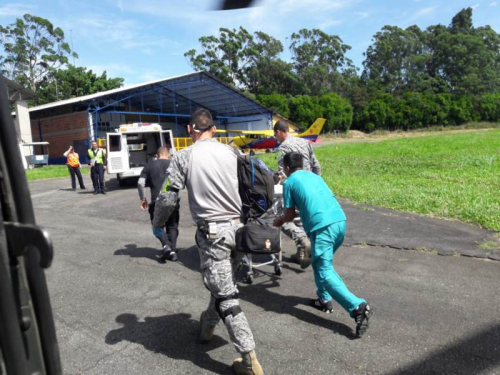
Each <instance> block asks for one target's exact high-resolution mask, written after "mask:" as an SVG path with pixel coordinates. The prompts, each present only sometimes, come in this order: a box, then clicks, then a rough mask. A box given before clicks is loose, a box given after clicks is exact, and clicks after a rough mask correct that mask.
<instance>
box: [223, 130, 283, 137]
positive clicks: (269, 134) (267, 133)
mask: <svg viewBox="0 0 500 375" xmlns="http://www.w3.org/2000/svg"><path fill="white" fill-rule="evenodd" d="M216 133H232V134H242V135H260V136H263V137H273V136H274V131H272V130H232V129H228V130H221V129H217V130H216Z"/></svg>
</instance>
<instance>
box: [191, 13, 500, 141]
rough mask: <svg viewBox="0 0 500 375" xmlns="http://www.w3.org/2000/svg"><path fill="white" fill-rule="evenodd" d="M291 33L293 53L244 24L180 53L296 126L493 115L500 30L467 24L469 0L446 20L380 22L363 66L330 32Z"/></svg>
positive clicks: (499, 114) (498, 104)
mask: <svg viewBox="0 0 500 375" xmlns="http://www.w3.org/2000/svg"><path fill="white" fill-rule="evenodd" d="M288 39H289V41H290V43H289V46H288V48H289V50H290V52H291V61H284V60H282V59H281V58H280V55H281V54H282V52H283V51H284V47H283V44H282V43H281V42H280V41H279V40H277V39H275V38H274V37H272V36H270V35H267V34H265V33H263V32H255V33H253V34H251V33H249V32H248V31H247V30H245V29H244V28H242V27H240V28H239V29H233V30H230V29H226V28H221V29H220V30H219V35H218V36H204V37H201V38H200V40H199V41H200V44H201V47H200V49H199V50H195V49H192V50H190V51H187V52H186V53H185V54H184V56H185V57H186V58H187V59H188V61H189V62H190V64H191V66H192V67H193V68H194V69H195V70H207V71H209V72H210V73H212V74H214V75H215V76H217V77H218V78H220V79H221V80H223V81H225V82H227V83H229V84H231V85H234V86H236V87H238V88H240V89H242V90H244V91H245V92H246V93H247V94H248V95H249V96H251V97H253V98H255V99H256V100H258V101H259V102H261V103H262V104H263V105H266V106H268V107H270V108H272V109H274V110H276V111H278V112H280V113H281V114H283V115H284V116H285V117H289V118H290V119H291V120H293V121H295V122H297V123H298V124H300V125H301V126H303V127H306V126H308V125H309V124H311V123H312V122H313V121H314V119H315V118H316V117H319V116H322V117H325V118H326V119H327V124H326V127H325V130H326V131H333V130H340V131H345V130H348V129H350V128H353V129H359V130H364V131H373V130H376V129H388V130H396V129H415V128H420V127H425V126H431V125H445V126H446V125H460V124H463V123H465V122H470V121H477V120H483V121H492V122H496V121H500V94H499V92H500V35H499V34H498V33H496V32H495V31H494V30H493V29H492V28H491V27H490V26H482V27H474V26H473V23H472V9H471V8H467V9H463V10H461V11H460V12H459V13H457V14H456V15H455V16H454V17H453V19H452V20H451V23H450V24H449V25H448V26H444V25H431V26H429V27H427V28H426V29H425V30H421V29H420V28H419V27H418V26H410V27H408V28H406V29H402V28H399V27H396V26H384V27H383V28H382V29H381V30H380V31H379V32H377V33H376V34H375V35H374V36H373V39H372V44H371V45H370V46H369V47H368V49H367V51H366V53H365V54H364V56H365V60H364V62H363V70H362V72H359V70H358V69H357V68H356V67H355V66H354V64H353V63H352V61H351V60H350V59H349V58H348V57H347V56H346V53H347V52H348V51H349V50H350V49H351V47H350V46H349V45H347V44H345V43H344V42H343V41H342V40H341V39H340V37H338V36H336V35H329V34H327V33H325V32H323V31H321V30H317V29H313V30H308V29H302V30H300V31H299V32H297V33H293V34H292V35H291V37H290V38H288Z"/></svg>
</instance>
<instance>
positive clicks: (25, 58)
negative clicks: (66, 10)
mask: <svg viewBox="0 0 500 375" xmlns="http://www.w3.org/2000/svg"><path fill="white" fill-rule="evenodd" d="M0 44H1V45H2V47H3V51H4V56H3V57H1V58H0V67H1V68H2V72H3V73H4V74H6V75H7V76H8V77H10V78H12V79H15V80H16V81H18V82H20V83H21V84H24V85H27V86H29V87H30V88H31V89H32V90H33V91H36V88H37V83H39V82H40V81H42V80H43V79H44V78H45V77H46V76H47V75H48V74H50V73H52V72H54V71H55V70H56V69H57V68H59V67H61V66H62V65H64V64H66V63H67V62H68V57H71V56H73V57H78V56H77V54H76V53H74V52H72V51H71V48H70V46H69V44H68V43H66V42H65V41H64V32H63V31H62V30H61V29H60V28H59V27H54V25H52V23H51V22H50V21H48V20H46V19H45V18H42V17H37V16H32V15H31V14H25V15H24V16H23V18H18V19H17V20H16V22H15V23H13V24H11V25H8V26H6V27H3V26H0Z"/></svg>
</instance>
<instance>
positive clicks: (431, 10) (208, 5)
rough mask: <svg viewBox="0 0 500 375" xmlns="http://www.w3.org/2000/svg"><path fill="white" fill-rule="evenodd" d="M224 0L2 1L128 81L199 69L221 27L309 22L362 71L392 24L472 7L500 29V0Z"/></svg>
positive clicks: (422, 22) (84, 61) (3, 12)
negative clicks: (234, 6)
mask: <svg viewBox="0 0 500 375" xmlns="http://www.w3.org/2000/svg"><path fill="white" fill-rule="evenodd" d="M217 4H218V0H140V1H138V0H99V1H95V0H86V1H73V0H16V1H15V2H14V1H10V0H0V25H2V26H6V25H8V24H11V23H13V22H14V21H15V20H16V18H20V17H22V15H23V14H25V13H30V14H33V15H36V16H40V17H43V18H46V19H48V20H49V21H50V22H52V24H54V26H57V27H60V28H61V29H62V30H63V31H64V33H65V37H66V40H67V41H68V42H69V43H70V45H71V44H72V45H73V50H74V51H75V52H76V53H77V54H78V55H79V57H78V59H76V60H75V65H77V66H84V67H87V68H89V69H92V70H93V71H94V72H96V73H98V74H100V73H102V72H103V71H106V72H107V74H108V77H122V78H124V79H125V85H132V84H137V83H142V82H147V81H151V80H155V79H161V78H167V77H172V76H175V75H180V74H185V73H190V72H192V71H193V69H192V67H191V66H190V64H189V62H188V61H187V60H186V58H185V57H184V53H185V52H186V51H188V50H190V49H193V48H194V49H197V50H200V44H199V41H198V39H199V38H200V37H201V36H208V35H218V30H219V28H221V27H225V28H238V27H239V26H242V27H244V28H245V29H247V30H248V31H250V32H255V31H264V32H266V33H268V34H270V35H272V36H274V37H275V38H277V39H279V40H281V42H282V43H283V46H284V49H285V51H284V53H283V55H282V56H281V58H283V59H284V60H289V59H290V53H289V51H288V44H289V43H288V41H287V38H288V37H289V36H290V35H291V34H292V33H294V32H297V31H299V30H300V29H302V28H308V29H312V28H318V29H321V30H323V31H324V32H326V33H328V34H334V35H338V36H340V38H341V39H342V40H343V42H344V43H345V44H348V45H350V46H351V47H352V49H351V50H350V51H348V53H347V57H349V58H350V59H351V60H353V62H354V64H355V65H356V66H357V67H358V68H360V69H362V66H363V65H362V63H363V59H364V57H363V53H364V52H366V49H367V47H368V46H369V45H370V44H371V43H372V37H373V35H375V33H376V32H377V31H379V30H380V29H381V28H382V27H383V26H385V25H393V26H399V27H401V28H406V27H408V26H411V25H418V26H419V27H420V28H422V29H425V28H426V27H428V26H429V25H435V24H443V25H449V24H450V22H451V19H452V17H453V16H454V15H455V14H456V13H458V12H459V11H460V10H461V9H463V8H467V7H472V8H473V9H474V11H473V21H474V26H475V27H478V26H484V25H490V26H491V27H493V29H495V30H496V31H497V32H500V0H484V1H483V0H473V1H466V0H385V1H384V0H260V1H257V2H256V5H257V6H256V7H253V8H249V9H243V10H232V11H224V12H221V11H214V10H213V9H214V8H215V6H216V5H217Z"/></svg>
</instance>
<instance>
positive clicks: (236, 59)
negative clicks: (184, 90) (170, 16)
mask: <svg viewBox="0 0 500 375" xmlns="http://www.w3.org/2000/svg"><path fill="white" fill-rule="evenodd" d="M199 41H200V43H201V49H202V52H201V53H198V52H197V51H196V50H195V49H192V50H189V51H188V52H186V53H185V54H184V56H185V57H186V58H187V59H188V60H189V62H190V63H191V66H192V67H193V69H195V70H207V71H208V72H210V73H212V74H213V75H215V76H216V77H218V78H220V79H221V80H223V81H224V82H227V83H230V84H233V85H235V86H245V85H246V83H247V79H246V72H247V70H248V68H249V67H250V65H251V64H252V62H253V61H254V60H255V57H256V56H257V55H258V53H259V50H258V49H257V48H256V46H255V44H254V43H253V36H252V34H250V33H249V32H248V31H247V30H245V29H244V28H243V27H240V28H239V29H238V30H236V29H233V30H230V29H226V28H220V29H219V36H218V37H216V36H202V37H201V38H200V39H199Z"/></svg>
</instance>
